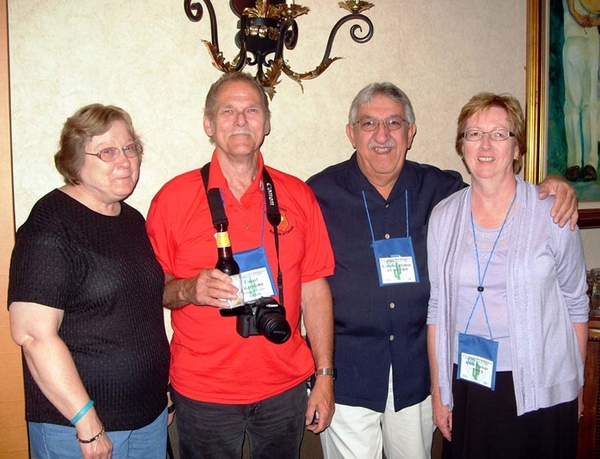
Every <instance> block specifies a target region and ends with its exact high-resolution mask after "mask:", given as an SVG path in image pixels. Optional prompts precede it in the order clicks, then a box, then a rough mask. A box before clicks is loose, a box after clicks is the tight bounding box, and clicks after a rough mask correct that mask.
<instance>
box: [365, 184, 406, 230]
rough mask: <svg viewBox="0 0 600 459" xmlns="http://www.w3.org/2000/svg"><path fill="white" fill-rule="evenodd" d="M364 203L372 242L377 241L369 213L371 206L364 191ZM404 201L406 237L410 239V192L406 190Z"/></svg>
mask: <svg viewBox="0 0 600 459" xmlns="http://www.w3.org/2000/svg"><path fill="white" fill-rule="evenodd" d="M362 197H363V202H364V203H365V210H366V211H367V220H368V221H369V229H370V230H371V240H372V241H375V233H374V232H373V224H372V223H371V214H370V213H369V206H368V205H367V196H366V195H365V192H364V191H362ZM404 201H405V203H406V237H410V229H409V224H408V223H409V221H408V190H404Z"/></svg>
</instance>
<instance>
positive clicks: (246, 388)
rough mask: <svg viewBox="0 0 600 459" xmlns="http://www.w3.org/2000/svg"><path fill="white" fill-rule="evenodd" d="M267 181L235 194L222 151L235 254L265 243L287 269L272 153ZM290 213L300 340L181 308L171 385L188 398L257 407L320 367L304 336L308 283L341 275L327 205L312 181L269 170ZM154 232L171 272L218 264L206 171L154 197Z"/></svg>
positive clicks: (286, 229) (287, 234)
mask: <svg viewBox="0 0 600 459" xmlns="http://www.w3.org/2000/svg"><path fill="white" fill-rule="evenodd" d="M258 166H259V170H258V174H257V178H256V179H255V180H254V182H253V183H252V184H251V185H250V187H249V188H248V190H247V191H246V192H245V193H244V195H243V196H242V199H241V202H238V200H237V199H236V198H235V197H234V195H233V194H232V193H231V191H230V190H229V188H228V187H227V181H226V180H225V177H224V176H223V173H222V172H221V168H220V166H219V162H218V160H217V159H216V156H215V155H214V154H213V158H212V161H211V169H210V183H209V188H213V187H214V188H221V190H222V195H223V198H224V205H225V212H226V214H227V218H228V220H229V236H230V239H231V244H232V248H233V252H234V256H235V253H236V252H240V251H243V250H248V249H252V248H256V247H258V246H260V245H261V241H263V240H264V246H265V249H266V252H267V258H268V260H269V264H270V268H271V271H272V273H273V275H274V276H276V275H277V255H276V251H275V243H274V238H273V227H272V226H271V225H270V224H269V222H268V221H267V219H266V216H265V214H264V197H263V192H262V186H263V185H262V169H263V167H264V163H263V158H262V155H260V154H259V164H258ZM267 170H268V171H269V174H270V175H271V177H272V179H273V183H274V185H275V191H276V193H277V200H278V203H279V207H280V211H281V214H282V222H281V224H280V225H279V227H278V230H279V251H280V259H279V262H280V265H281V271H282V273H283V285H284V298H285V308H286V318H287V320H288V322H289V323H290V326H291V327H292V337H291V338H290V339H289V340H288V341H287V342H286V343H284V344H273V343H271V342H269V341H267V339H266V338H264V337H263V336H250V337H249V338H242V337H241V336H239V335H238V333H237V332H236V329H235V322H236V319H235V318H231V317H221V315H220V314H219V310H218V308H215V307H210V306H195V305H188V306H184V307H183V308H180V309H177V310H174V311H172V313H171V319H172V325H173V331H174V335H173V339H172V342H171V370H170V376H171V383H172V384H173V386H174V387H175V389H176V390H177V391H178V392H179V393H181V394H182V395H184V396H186V397H188V398H191V399H194V400H201V401H204V402H211V403H225V404H247V403H254V402H257V401H260V400H264V399H265V398H268V397H271V396H273V395H277V394H280V393H282V392H284V391H286V390H288V389H290V388H292V387H294V386H295V385H297V384H299V383H300V382H301V381H302V380H304V379H306V378H307V377H309V376H310V375H311V374H312V373H313V371H314V361H313V357H312V352H311V351H310V349H309V348H308V345H307V343H306V341H305V339H304V338H303V337H302V335H301V333H300V327H299V322H300V313H301V311H300V299H301V285H302V283H303V282H310V281H313V280H315V279H319V278H322V277H326V276H330V275H332V274H333V268H334V261H333V253H332V250H331V245H330V242H329V237H328V235H327V230H326V228H325V224H324V221H323V217H322V215H321V210H320V208H319V205H318V203H317V201H316V199H315V197H314V195H313V193H312V191H311V190H310V188H308V186H307V185H306V184H304V182H302V181H301V180H299V179H298V178H296V177H293V176H291V175H288V174H284V173H282V172H279V171H277V170H275V169H272V168H270V167H267ZM147 228H148V234H149V236H150V240H151V242H152V245H153V247H154V250H155V252H156V256H157V258H158V260H159V262H160V263H161V265H162V267H163V270H164V271H165V272H166V273H171V274H172V275H174V276H175V277H176V278H190V277H194V276H195V275H196V274H198V272H199V271H200V270H201V269H206V268H213V267H214V266H215V264H216V262H217V248H216V241H215V229H214V227H213V224H212V219H211V214H210V209H209V207H208V202H207V199H206V193H205V190H204V184H203V182H202V177H201V175H200V170H194V171H190V172H187V173H185V174H182V175H180V176H178V177H175V178H174V179H173V180H171V181H170V182H168V183H167V184H166V185H165V186H164V187H163V188H162V189H161V190H160V191H159V192H158V194H157V195H156V196H155V197H154V199H153V200H152V204H151V206H150V211H149V214H148V219H147Z"/></svg>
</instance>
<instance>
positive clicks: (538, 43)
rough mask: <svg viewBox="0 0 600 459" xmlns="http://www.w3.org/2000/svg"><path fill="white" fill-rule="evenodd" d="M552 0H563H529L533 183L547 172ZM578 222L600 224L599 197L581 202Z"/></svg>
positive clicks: (528, 158)
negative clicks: (596, 199)
mask: <svg viewBox="0 0 600 459" xmlns="http://www.w3.org/2000/svg"><path fill="white" fill-rule="evenodd" d="M551 1H552V2H554V1H558V2H561V0H527V53H526V117H527V155H525V162H524V166H525V168H524V177H525V180H527V181H529V182H532V183H540V182H541V181H542V180H543V179H544V177H545V176H546V174H547V162H548V147H549V143H548V127H549V121H548V120H549V114H548V110H549V105H550V104H549V90H550V89H551V88H550V87H551V85H552V84H553V83H554V84H556V83H557V82H556V81H552V79H551V78H550V77H549V71H548V68H549V47H550V45H549V43H550V38H551V37H550V35H551V34H552V30H550V28H549V24H548V21H549V11H550V6H551V5H550V2H551ZM553 76H555V75H553ZM598 183H600V181H598ZM599 186H600V185H599ZM578 225H579V227H580V228H600V200H598V201H589V202H580V204H579V220H578Z"/></svg>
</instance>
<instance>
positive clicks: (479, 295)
mask: <svg viewBox="0 0 600 459" xmlns="http://www.w3.org/2000/svg"><path fill="white" fill-rule="evenodd" d="M516 197H517V192H516V191H515V195H514V196H513V198H512V201H511V203H510V206H509V207H508V210H507V211H506V215H505V216H504V221H503V222H502V226H501V227H500V231H498V236H496V240H495V241H494V245H493V246H492V251H491V252H490V256H489V258H488V260H487V263H486V265H485V269H484V271H483V276H482V275H481V265H480V263H479V247H478V246H477V236H476V234H475V222H474V220H473V211H472V210H471V229H472V230H473V241H474V242H475V258H476V259H477V278H478V279H479V283H478V287H477V298H475V304H474V305H473V309H471V315H469V320H468V321H467V326H466V328H465V333H467V330H468V329H469V325H470V324H471V319H472V318H473V313H474V312H475V308H476V307H477V303H479V300H480V299H481V304H482V305H483V314H484V315H485V323H486V324H487V328H488V332H489V333H490V339H492V340H493V339H494V337H493V336H492V328H491V327H490V320H489V318H488V314H487V309H486V307H485V299H484V298H483V291H484V290H485V289H484V287H483V282H484V280H485V276H486V274H487V270H488V268H489V267H490V261H491V259H492V255H494V250H496V245H497V244H498V241H499V240H500V235H501V234H502V230H503V229H504V227H505V226H506V221H507V220H508V215H509V214H510V211H511V209H512V207H513V204H514V203H515V199H516Z"/></svg>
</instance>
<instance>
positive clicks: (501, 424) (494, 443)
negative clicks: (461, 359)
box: [442, 365, 578, 459]
mask: <svg viewBox="0 0 600 459" xmlns="http://www.w3.org/2000/svg"><path fill="white" fill-rule="evenodd" d="M452 393H453V395H454V409H453V411H452V442H448V441H447V440H446V439H444V445H443V448H442V458H443V459H574V458H575V456H576V454H577V426H578V419H577V398H575V400H573V401H570V402H566V403H561V404H559V405H556V406H552V407H549V408H542V409H539V410H537V411H533V412H529V413H525V414H524V415H522V416H517V407H516V402H515V392H514V385H513V379H512V372H498V373H497V374H496V390H495V391H491V390H490V389H488V388H487V387H483V386H480V385H479V384H474V383H470V382H467V381H464V380H459V379H456V365H455V366H454V375H453V379H452Z"/></svg>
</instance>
